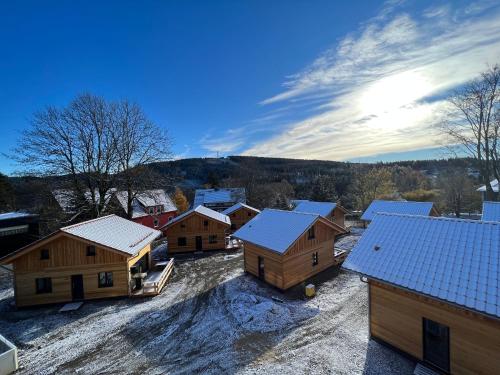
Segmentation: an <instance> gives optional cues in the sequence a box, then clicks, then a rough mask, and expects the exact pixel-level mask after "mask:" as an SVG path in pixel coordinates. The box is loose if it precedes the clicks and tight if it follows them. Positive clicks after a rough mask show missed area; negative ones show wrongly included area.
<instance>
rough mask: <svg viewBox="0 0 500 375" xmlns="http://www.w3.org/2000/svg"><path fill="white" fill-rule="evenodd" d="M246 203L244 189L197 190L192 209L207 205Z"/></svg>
mask: <svg viewBox="0 0 500 375" xmlns="http://www.w3.org/2000/svg"><path fill="white" fill-rule="evenodd" d="M231 202H235V203H236V202H241V203H246V193H245V188H223V189H197V190H196V192H195V196H194V203H193V206H194V207H198V206H199V205H203V204H207V203H209V204H210V203H231Z"/></svg>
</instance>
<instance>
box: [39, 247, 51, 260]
mask: <svg viewBox="0 0 500 375" xmlns="http://www.w3.org/2000/svg"><path fill="white" fill-rule="evenodd" d="M40 259H41V260H47V259H49V249H42V250H40Z"/></svg>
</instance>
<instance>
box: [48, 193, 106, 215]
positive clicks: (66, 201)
mask: <svg viewBox="0 0 500 375" xmlns="http://www.w3.org/2000/svg"><path fill="white" fill-rule="evenodd" d="M115 192H116V189H109V190H108V191H107V192H106V195H105V199H104V205H105V206H106V205H107V204H108V203H109V201H110V199H111V197H112V196H113V194H114V193H115ZM52 195H53V196H54V198H55V200H56V201H57V203H58V204H59V206H60V207H61V209H62V210H63V211H64V212H66V213H75V208H76V207H75V204H76V199H75V194H74V192H73V190H71V189H56V190H53V191H52ZM84 195H85V199H86V200H87V202H88V203H91V202H92V194H91V193H90V190H87V191H86V192H85V193H84ZM94 195H95V199H96V200H97V201H98V200H99V198H100V194H99V191H97V190H94Z"/></svg>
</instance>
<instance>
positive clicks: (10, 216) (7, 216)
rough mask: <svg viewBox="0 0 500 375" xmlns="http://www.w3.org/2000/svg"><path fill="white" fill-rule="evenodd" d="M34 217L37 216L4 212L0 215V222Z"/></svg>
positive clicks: (26, 213)
mask: <svg viewBox="0 0 500 375" xmlns="http://www.w3.org/2000/svg"><path fill="white" fill-rule="evenodd" d="M34 216H38V215H35V214H30V213H28V212H5V213H3V214H0V220H11V219H20V218H27V217H34Z"/></svg>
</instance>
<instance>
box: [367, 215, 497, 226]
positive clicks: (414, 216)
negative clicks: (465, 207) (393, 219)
mask: <svg viewBox="0 0 500 375" xmlns="http://www.w3.org/2000/svg"><path fill="white" fill-rule="evenodd" d="M377 215H383V216H400V217H413V218H418V219H427V220H431V221H432V220H442V221H456V222H459V223H475V224H497V225H500V222H498V221H488V220H473V219H461V218H457V217H444V216H427V215H412V214H401V213H393V212H376V213H375V217H376V216H377Z"/></svg>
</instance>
